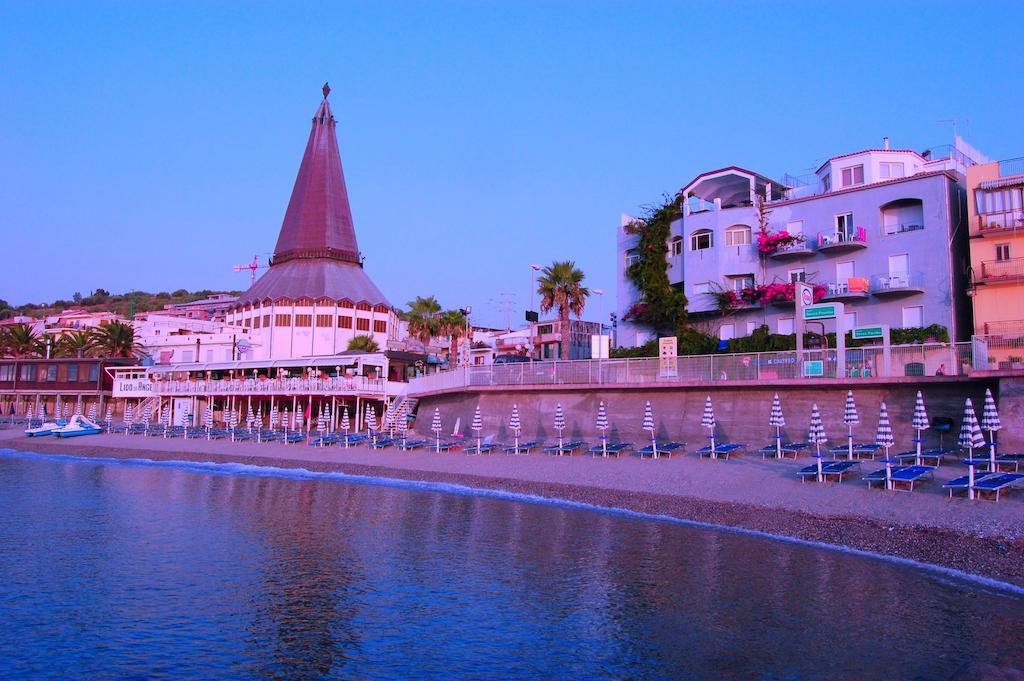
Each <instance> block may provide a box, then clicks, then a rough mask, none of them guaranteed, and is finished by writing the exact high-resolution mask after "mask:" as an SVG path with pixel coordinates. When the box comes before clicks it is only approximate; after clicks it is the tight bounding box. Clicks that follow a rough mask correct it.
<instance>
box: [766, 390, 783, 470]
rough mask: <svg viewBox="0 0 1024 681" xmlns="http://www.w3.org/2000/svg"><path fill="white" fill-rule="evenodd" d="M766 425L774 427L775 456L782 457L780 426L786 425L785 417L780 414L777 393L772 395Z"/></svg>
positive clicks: (780, 403)
mask: <svg viewBox="0 0 1024 681" xmlns="http://www.w3.org/2000/svg"><path fill="white" fill-rule="evenodd" d="M768 425H769V426H771V427H772V428H774V429H775V458H777V459H781V458H782V427H783V426H785V425H786V418H785V417H784V416H783V415H782V402H781V401H780V400H779V394H778V393H775V395H774V396H773V397H772V411H771V414H769V415H768Z"/></svg>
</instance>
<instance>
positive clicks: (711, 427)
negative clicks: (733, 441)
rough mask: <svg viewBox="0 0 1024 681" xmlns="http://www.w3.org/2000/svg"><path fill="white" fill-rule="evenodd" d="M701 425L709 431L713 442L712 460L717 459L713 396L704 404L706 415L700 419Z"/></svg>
mask: <svg viewBox="0 0 1024 681" xmlns="http://www.w3.org/2000/svg"><path fill="white" fill-rule="evenodd" d="M700 425H701V426H703V427H704V428H707V429H708V431H709V433H710V435H708V439H709V440H711V458H713V459H717V458H718V455H717V453H716V452H715V425H716V422H715V408H714V407H713V406H711V395H708V399H707V400H705V402H704V413H703V414H702V415H701V417H700Z"/></svg>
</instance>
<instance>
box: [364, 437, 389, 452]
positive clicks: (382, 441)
mask: <svg viewBox="0 0 1024 681" xmlns="http://www.w3.org/2000/svg"><path fill="white" fill-rule="evenodd" d="M369 444H370V446H371V447H373V448H374V449H387V448H388V447H390V446H391V445H393V444H395V441H394V440H393V439H391V438H390V437H379V438H377V441H376V442H374V441H372V440H371V441H370V443H369Z"/></svg>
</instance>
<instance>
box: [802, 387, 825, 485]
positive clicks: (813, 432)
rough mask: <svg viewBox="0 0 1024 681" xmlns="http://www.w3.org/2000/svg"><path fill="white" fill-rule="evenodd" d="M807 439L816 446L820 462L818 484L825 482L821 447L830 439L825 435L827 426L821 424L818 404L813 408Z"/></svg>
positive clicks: (815, 449)
mask: <svg viewBox="0 0 1024 681" xmlns="http://www.w3.org/2000/svg"><path fill="white" fill-rule="evenodd" d="M807 439H808V440H809V441H810V442H811V443H812V444H813V445H814V458H815V459H817V462H818V482H824V480H825V472H824V466H823V465H822V462H821V460H822V458H824V457H825V455H824V454H822V453H821V445H823V444H824V443H825V442H828V437H827V436H826V435H825V426H824V424H823V423H822V422H821V412H820V411H818V405H817V404H814V405H812V406H811V424H810V427H808V429H807Z"/></svg>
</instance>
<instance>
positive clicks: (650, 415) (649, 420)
mask: <svg viewBox="0 0 1024 681" xmlns="http://www.w3.org/2000/svg"><path fill="white" fill-rule="evenodd" d="M642 428H643V429H644V430H646V431H647V432H648V433H650V434H651V458H653V459H657V458H658V440H657V438H655V436H654V412H653V411H652V410H651V403H650V402H646V403H645V404H644V421H643V425H642Z"/></svg>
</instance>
